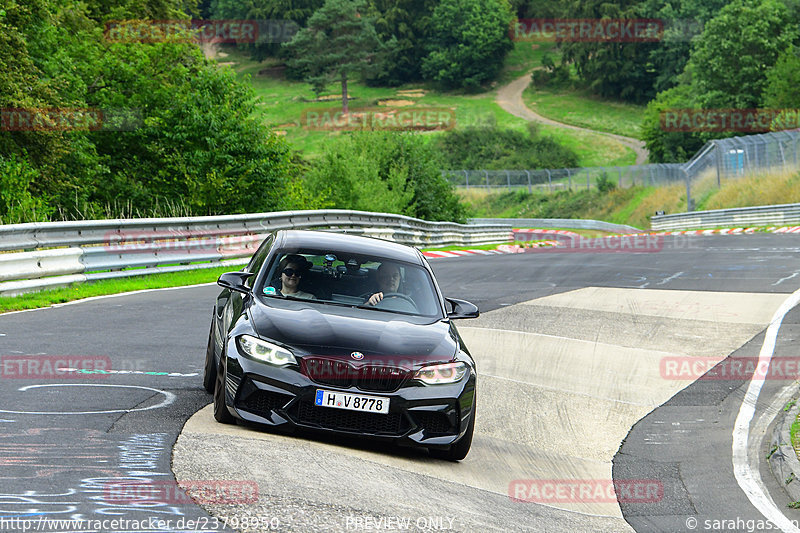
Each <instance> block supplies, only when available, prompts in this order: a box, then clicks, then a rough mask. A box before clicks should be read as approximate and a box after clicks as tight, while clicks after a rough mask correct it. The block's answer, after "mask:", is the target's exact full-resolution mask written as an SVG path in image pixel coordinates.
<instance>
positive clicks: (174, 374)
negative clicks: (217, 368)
mask: <svg viewBox="0 0 800 533" xmlns="http://www.w3.org/2000/svg"><path fill="white" fill-rule="evenodd" d="M60 370H63V371H64V372H76V373H79V374H98V375H107V374H141V375H144V376H167V377H171V378H193V377H195V376H199V375H200V374H199V373H198V372H193V373H191V374H181V373H180V372H158V371H154V372H146V371H144V370H89V369H86V368H61V369H60Z"/></svg>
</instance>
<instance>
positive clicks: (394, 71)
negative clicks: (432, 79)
mask: <svg viewBox="0 0 800 533" xmlns="http://www.w3.org/2000/svg"><path fill="white" fill-rule="evenodd" d="M370 4H371V5H372V6H373V7H374V8H375V10H376V12H377V17H376V19H375V29H376V31H377V32H378V37H380V38H381V39H382V40H384V41H388V40H391V38H392V37H395V38H396V39H397V44H396V45H395V47H394V48H393V49H392V50H391V52H390V54H389V56H388V57H387V60H386V69H385V70H384V71H383V72H380V73H378V74H377V75H373V76H372V77H369V78H368V80H367V81H368V82H370V83H373V84H379V85H399V84H401V83H404V82H408V81H412V80H418V79H420V78H421V77H422V70H421V68H422V58H423V57H424V56H425V41H426V39H427V38H428V33H429V31H430V30H429V28H430V24H431V20H430V19H431V13H433V8H434V6H435V2H430V1H428V0H370Z"/></svg>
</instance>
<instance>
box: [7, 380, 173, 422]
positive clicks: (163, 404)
mask: <svg viewBox="0 0 800 533" xmlns="http://www.w3.org/2000/svg"><path fill="white" fill-rule="evenodd" d="M42 387H116V388H120V389H142V390H149V391H153V392H155V393H157V394H163V395H164V399H163V400H162V401H161V403H158V404H156V405H151V406H150V407H134V408H133V409H109V410H106V411H9V410H7V409H0V413H12V414H17V415H99V414H110V413H133V412H135V411H149V410H150V409H158V408H161V407H166V406H168V405H170V404H171V403H173V402H174V401H175V399H176V396H175V395H174V394H172V393H171V392H167V391H163V390H159V389H154V388H151V387H140V386H138V385H100V384H83V383H48V384H44V385H28V386H25V387H21V388H19V389H17V390H19V391H22V392H26V391H28V390H29V389H38V388H42Z"/></svg>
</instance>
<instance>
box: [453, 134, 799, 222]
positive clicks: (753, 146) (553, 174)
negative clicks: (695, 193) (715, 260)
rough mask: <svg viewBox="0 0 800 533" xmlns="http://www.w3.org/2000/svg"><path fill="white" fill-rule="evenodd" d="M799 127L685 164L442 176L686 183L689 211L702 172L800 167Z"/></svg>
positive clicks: (708, 151)
mask: <svg viewBox="0 0 800 533" xmlns="http://www.w3.org/2000/svg"><path fill="white" fill-rule="evenodd" d="M798 152H800V130H790V131H779V132H772V133H764V134H759V135H748V136H745V137H731V138H727V139H714V140H711V141H709V142H707V143H706V144H705V145H704V146H703V147H702V148H701V149H700V150H699V151H698V152H697V153H696V154H695V155H694V157H692V158H691V159H690V160H689V161H687V162H686V163H661V164H649V165H633V166H614V167H589V168H562V169H539V170H445V171H442V175H443V176H445V177H447V178H448V179H449V181H450V182H451V183H452V184H453V185H455V186H456V187H461V188H466V189H484V190H492V189H500V188H505V189H508V190H514V189H523V190H524V189H527V190H528V192H532V191H533V190H544V191H549V192H553V191H557V190H565V189H581V188H585V189H591V188H592V187H596V186H597V183H598V180H599V179H601V178H604V179H607V180H610V181H611V182H613V183H614V184H615V185H617V186H618V187H621V188H627V187H631V186H634V185H643V186H654V187H660V186H665V185H674V184H677V183H681V184H685V185H686V194H687V200H688V202H687V203H688V205H689V210H690V211H691V210H692V209H693V204H694V202H693V201H692V187H693V185H694V184H695V182H696V181H697V180H698V179H699V178H701V177H703V176H709V175H711V176H713V177H715V178H716V182H717V183H716V184H717V186H720V185H721V182H722V180H723V179H728V178H736V177H741V176H745V175H751V174H754V173H756V172H773V171H778V170H783V169H798V168H800V167H798V159H800V157H799V154H798Z"/></svg>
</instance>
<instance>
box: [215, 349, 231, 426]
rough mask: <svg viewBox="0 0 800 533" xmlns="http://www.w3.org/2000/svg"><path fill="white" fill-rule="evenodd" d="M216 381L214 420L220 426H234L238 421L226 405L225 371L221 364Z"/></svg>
mask: <svg viewBox="0 0 800 533" xmlns="http://www.w3.org/2000/svg"><path fill="white" fill-rule="evenodd" d="M216 375H217V377H216V379H215V380H214V419H215V420H216V421H217V422H219V423H220V424H233V423H235V422H236V419H235V418H234V417H233V415H232V414H231V413H230V411H228V406H227V405H225V369H224V368H223V367H222V364H221V363H220V365H219V368H217V371H216Z"/></svg>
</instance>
